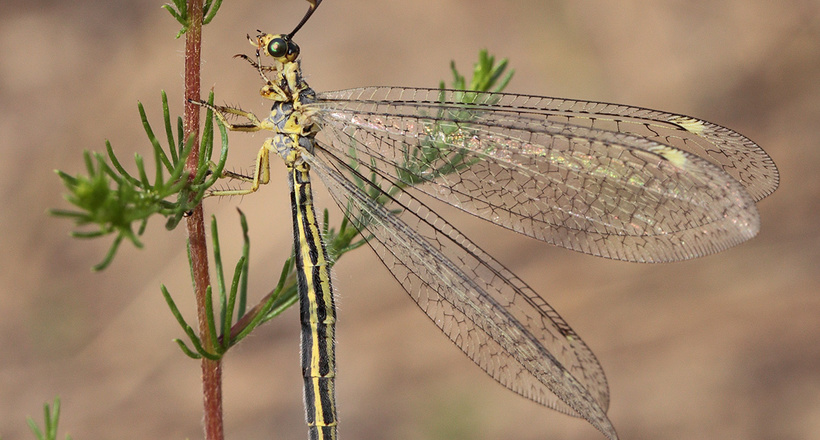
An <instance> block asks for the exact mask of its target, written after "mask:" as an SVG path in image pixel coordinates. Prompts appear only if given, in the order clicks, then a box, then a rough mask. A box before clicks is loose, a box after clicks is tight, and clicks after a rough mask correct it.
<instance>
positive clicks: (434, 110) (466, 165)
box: [314, 88, 776, 262]
mask: <svg viewBox="0 0 820 440" xmlns="http://www.w3.org/2000/svg"><path fill="white" fill-rule="evenodd" d="M469 93H470V92H453V91H444V92H442V91H440V90H436V89H406V88H402V89H398V88H367V89H355V90H347V91H341V92H331V93H326V94H322V95H320V99H319V102H317V103H316V104H314V105H315V106H316V115H317V118H318V119H319V121H320V123H321V124H322V125H323V127H322V130H321V132H320V136H325V138H326V140H327V141H328V142H329V144H330V145H331V146H332V147H333V148H335V150H336V151H335V154H337V155H344V156H347V157H348V160H350V161H354V160H355V161H357V162H359V163H360V164H362V165H365V166H369V167H374V168H376V169H378V170H379V172H380V173H382V174H384V175H385V177H387V178H389V179H391V180H393V181H397V182H401V186H415V187H417V188H419V189H420V190H421V191H424V192H426V193H427V194H429V195H430V196H432V197H435V198H437V199H440V200H442V201H445V202H446V203H449V204H451V205H453V206H456V207H458V208H460V209H463V210H465V211H467V212H470V213H471V214H474V215H476V216H478V217H481V218H483V219H486V220H488V221H491V222H493V223H495V224H498V225H500V226H503V227H506V228H509V229H512V230H515V231H517V232H520V233H522V234H525V235H528V236H530V237H534V238H537V239H539V240H543V241H546V242H549V243H552V244H556V245H559V246H563V247H566V248H569V249H573V250H576V251H581V252H585V253H589V254H593V255H599V256H603V257H608V258H613V259H620V260H626V261H640V262H659V261H675V260H682V259H688V258H693V257H696V256H701V255H705V254H709V253H714V252H718V251H721V250H723V249H725V248H727V247H730V246H733V245H736V244H738V243H740V242H743V241H745V240H747V239H749V238H751V237H753V236H754V235H755V234H756V233H757V231H758V229H759V216H758V213H757V209H756V207H755V205H754V199H753V198H752V196H750V194H749V192H748V191H747V190H746V188H745V187H744V186H743V184H742V183H741V182H740V181H739V180H737V179H735V178H733V177H732V176H731V175H730V174H729V173H728V172H726V171H724V170H723V169H722V168H721V167H720V166H719V165H717V164H715V163H713V162H711V161H709V160H707V159H705V158H702V157H700V156H697V155H696V154H694V153H693V152H690V151H687V150H683V149H681V148H679V147H680V145H672V144H673V142H666V143H660V142H659V141H658V138H660V137H664V138H665V139H671V138H672V136H671V135H670V134H668V133H666V131H671V130H672V128H671V126H672V124H667V125H669V127H666V128H664V129H662V128H661V122H659V121H656V120H654V119H653V120H652V121H653V122H652V123H651V124H650V123H649V122H645V123H643V124H639V123H638V122H635V121H637V120H638V119H637V117H636V116H633V115H634V114H637V109H635V108H632V107H623V106H621V107H618V108H622V109H631V110H630V111H627V110H622V112H623V113H625V114H628V115H630V116H629V117H628V118H627V117H626V116H619V117H620V120H618V121H616V120H615V119H614V118H615V116H613V115H612V114H615V113H616V110H617V109H613V110H611V111H610V113H611V114H607V115H606V116H608V117H610V119H609V120H610V121H616V122H612V123H611V126H608V128H612V127H616V128H617V127H631V128H633V129H634V130H633V131H637V127H644V128H645V130H650V129H651V130H653V133H656V135H655V136H654V138H649V137H640V136H637V134H635V133H632V132H629V131H627V130H625V129H621V131H620V132H619V131H612V130H603V129H599V128H598V126H600V125H601V124H603V122H601V121H605V119H604V116H602V114H601V113H595V114H592V113H579V114H578V115H577V116H575V117H571V116H567V115H565V113H566V114H569V113H570V111H569V110H562V111H558V110H554V108H563V107H561V106H558V105H553V106H552V107H550V106H548V105H547V101H546V100H547V99H548V98H538V97H528V96H521V95H507V94H491V93H481V94H477V93H472V94H469ZM465 101H466V102H469V103H465ZM561 102H564V103H566V102H567V101H561ZM573 102H575V103H578V101H573ZM582 104H586V105H587V106H588V107H591V106H593V104H596V103H580V104H578V106H582ZM597 105H599V106H603V105H604V104H597ZM564 107H567V108H572V106H570V105H564ZM613 107H614V106H613ZM645 112H649V111H648V110H646V111H645ZM655 113H656V114H657V115H668V117H672V116H674V115H669V114H662V113H660V112H655ZM559 114H561V115H562V116H560V118H564V119H566V120H569V121H570V122H573V123H575V122H579V121H581V122H583V121H587V122H588V123H587V126H583V125H576V124H570V123H567V121H566V120H565V121H559V120H557V118H559V116H557V115H559ZM658 117H661V116H658ZM677 117H679V118H681V117H680V116H677ZM584 118H585V119H584ZM627 119H629V121H630V122H626V120H627ZM590 121H591V122H590ZM647 121H649V119H647ZM705 124H707V123H701V126H703V127H713V126H711V125H708V126H707V125H705ZM694 125H695V123H694V122H691V123H690V124H689V126H694ZM714 127H717V126H714ZM664 130H666V131H664ZM705 130H706V128H704V130H703V131H705ZM709 130H710V133H712V132H717V131H715V130H713V129H712V128H709ZM724 130H727V129H724ZM727 131H728V130H727ZM729 132H730V133H734V132H731V131H729ZM662 133H663V134H662ZM676 133H677V134H678V135H680V136H679V137H678V138H679V139H680V142H677V144H683V145H693V144H695V143H694V142H693V141H691V140H689V139H688V138H687V140H686V141H684V140H683V139H684V136H683V134H685V133H692V132H691V131H687V130H684V129H682V128H678V129H677V130H676ZM694 136H695V137H698V136H697V135H694ZM737 136H740V135H737ZM725 138H726V139H729V138H733V136H728V137H725ZM743 139H745V138H743ZM728 142H729V141H728V140H727V141H725V142H724V143H727V145H728ZM736 144H737V143H735V144H732V145H736ZM752 145H753V144H752ZM716 148H718V147H713V150H714V149H716ZM735 149H736V150H740V149H741V147H737V146H736V148H735ZM758 150H759V148H758ZM710 151H711V150H710ZM720 151H724V150H720ZM726 151H730V150H729V149H728V147H727V148H726ZM750 151H754V150H750ZM759 151H760V152H761V153H762V150H759ZM750 154H752V153H750ZM755 154H757V153H755ZM762 154H763V155H765V153H762ZM730 155H734V156H737V157H742V156H743V154H741V153H740V152H737V151H736V152H735V153H726V154H725V156H724V157H729V156H730ZM766 158H768V156H766ZM760 160H762V161H763V159H760ZM763 162H765V161H763ZM769 162H771V160H770V159H769ZM737 167H738V168H740V167H741V166H740V165H738V166H737ZM743 168H749V167H748V166H743ZM769 171H770V172H774V173H775V186H776V169H774V170H773V171H771V170H769ZM752 174H754V175H755V176H760V175H765V174H766V173H763V172H756V173H752ZM762 179H763V178H762V177H755V178H754V179H751V180H752V181H753V182H758V181H760V180H762Z"/></svg>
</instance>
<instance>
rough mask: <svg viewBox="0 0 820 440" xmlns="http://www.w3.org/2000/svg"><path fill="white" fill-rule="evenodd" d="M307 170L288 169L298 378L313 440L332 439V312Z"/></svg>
mask: <svg viewBox="0 0 820 440" xmlns="http://www.w3.org/2000/svg"><path fill="white" fill-rule="evenodd" d="M308 173H309V166H308V165H307V164H306V163H304V162H303V161H301V160H297V161H296V163H294V164H289V165H288V178H289V181H290V186H291V206H292V208H293V231H294V241H295V242H294V245H295V249H296V252H295V255H296V273H297V277H298V286H299V316H300V318H301V324H302V374H303V376H304V381H305V412H306V414H305V417H306V419H307V424H308V426H309V438H310V439H311V440H313V439H316V440H332V439H336V425H337V422H338V421H337V418H336V406H335V376H336V362H335V331H336V307H335V305H334V301H333V289H332V288H331V285H330V269H329V267H328V260H327V251H326V250H325V245H324V242H323V240H322V233H321V228H320V226H319V224H318V221H317V220H316V212H315V209H314V206H313V194H312V191H311V186H310V176H309V174H308Z"/></svg>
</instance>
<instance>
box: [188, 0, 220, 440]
mask: <svg viewBox="0 0 820 440" xmlns="http://www.w3.org/2000/svg"><path fill="white" fill-rule="evenodd" d="M187 4H188V17H189V20H190V22H189V27H188V32H186V33H185V116H184V120H185V124H184V125H185V139H186V141H187V140H189V139H193V142H194V149H193V151H192V152H191V155H190V156H188V161H187V163H186V168H187V169H188V170H190V171H191V173H190V175H191V176H193V175H194V174H195V173H196V169H197V165H198V163H199V154H200V152H199V139H198V137H199V110H200V109H199V106H197V105H194V104H192V103H191V101H192V100H195V101H198V100H199V99H200V61H201V51H202V1H201V0H187ZM186 223H187V224H186V226H187V230H188V243H189V245H190V253H191V265H192V268H193V279H194V294H195V295H196V304H197V318H198V320H199V334H200V339H201V340H202V344H203V346H204V347H205V349H206V350H209V351H215V350H214V349H215V346H216V337H215V336H214V335H212V334H211V332H210V330H209V328H208V318H207V315H206V313H207V312H206V308H205V297H206V295H207V287H208V286H209V285H210V279H209V275H208V248H207V241H206V237H205V221H204V215H203V212H202V205H201V204H200V205H197V207H196V208H194V210H193V212H192V213H191V215H190V216H189V217H188V219H187V222H186ZM202 395H203V404H204V429H205V439H206V440H222V439H223V437H224V434H223V425H222V363H221V362H220V361H212V360H209V359H206V358H202Z"/></svg>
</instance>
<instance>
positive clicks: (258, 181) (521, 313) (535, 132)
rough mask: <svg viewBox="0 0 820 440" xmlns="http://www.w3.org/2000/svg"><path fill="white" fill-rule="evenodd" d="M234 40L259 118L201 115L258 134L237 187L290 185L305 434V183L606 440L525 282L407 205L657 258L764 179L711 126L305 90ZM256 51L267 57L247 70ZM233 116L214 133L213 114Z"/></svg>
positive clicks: (411, 284) (594, 378) (319, 326)
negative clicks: (264, 102) (256, 85)
mask: <svg viewBox="0 0 820 440" xmlns="http://www.w3.org/2000/svg"><path fill="white" fill-rule="evenodd" d="M310 3H311V6H310V9H309V10H308V12H307V13H306V14H305V16H304V18H303V19H302V20H301V22H300V23H299V24H298V25H297V26H296V28H295V29H294V30H293V31H292V32H291V33H290V34H278V35H272V34H266V33H260V34H259V35H258V36H257V37H256V38H255V39H252V38H250V37H248V39H249V40H250V41H251V44H253V45H254V46H255V47H256V57H255V58H251V57H248V56H245V55H240V57H242V58H244V59H245V60H247V61H248V62H249V63H250V64H251V65H252V66H253V67H254V68H256V69H257V71H258V73H259V75H260V76H261V78H262V79H263V81H264V82H265V84H264V86H263V87H262V89H261V94H262V96H264V97H266V98H268V99H271V100H272V101H274V104H273V107H272V109H271V113H270V116H268V117H267V118H266V119H259V118H257V117H256V116H255V115H254V114H253V113H250V112H246V111H243V110H240V109H238V108H232V107H224V106H211V105H208V104H207V103H205V102H204V101H200V102H198V104H200V105H202V106H205V107H208V108H210V109H212V110H214V114H215V115H216V116H217V117H218V118H219V119H220V120H221V121H222V123H223V124H225V126H226V127H227V128H228V129H230V130H234V131H247V132H255V131H267V132H271V133H272V136H271V137H270V138H268V139H267V140H266V141H265V142H264V144H263V146H262V148H261V149H260V150H259V154H258V155H257V158H256V166H255V169H254V172H253V174H252V175H251V176H242V175H239V174H235V173H231V172H227V173H225V174H224V175H223V176H225V177H233V178H239V179H243V180H246V181H249V182H250V183H251V185H250V187H249V188H244V189H235V190H226V191H216V192H214V194H215V195H242V194H249V193H252V192H255V191H256V190H257V189H258V188H259V187H260V185H263V184H266V183H268V181H269V180H270V174H271V173H270V157H271V155H277V156H279V157H281V158H282V159H283V161H284V163H285V166H286V168H287V174H288V179H289V182H290V188H291V203H292V210H293V230H294V245H295V256H296V268H297V275H298V286H299V297H300V299H299V303H300V318H301V325H302V334H301V339H302V370H303V372H304V385H305V387H304V393H305V406H306V419H307V424H308V427H309V438H311V439H335V438H336V437H337V424H338V419H337V414H336V408H335V401H334V400H335V397H334V388H335V387H334V384H335V374H336V366H335V356H334V354H335V345H334V331H335V321H336V312H335V307H334V298H333V292H332V288H331V281H330V275H329V269H328V258H327V253H326V250H325V245H324V243H323V241H322V234H321V228H320V226H319V224H318V221H317V219H316V214H315V208H314V206H313V201H312V192H311V180H310V176H311V174H314V175H318V176H319V177H320V179H321V180H322V181H323V183H324V184H325V185H326V187H327V188H328V190H329V191H330V193H331V195H332V196H333V198H334V200H335V201H336V202H337V203H338V205H339V206H340V207H341V209H342V210H343V211H344V212H345V213H346V216H347V217H348V219H349V220H350V221H351V222H352V223H354V224H355V225H356V226H357V228H359V229H360V230H361V231H362V232H363V234H367V236H368V243H369V244H370V246H371V247H372V248H373V249H374V251H375V252H376V253H377V254H378V256H379V258H380V259H381V260H382V262H383V263H384V264H385V266H386V267H387V268H388V270H389V271H390V272H391V273H392V274H393V276H394V277H395V278H396V280H397V281H399V283H400V284H401V285H402V287H403V288H404V289H405V290H406V291H407V292H408V293H409V294H410V296H411V297H412V298H413V300H414V301H415V302H416V303H417V304H418V305H419V307H420V308H421V309H422V310H423V311H424V312H425V313H426V314H427V315H428V316H429V317H430V318H431V319H432V320H433V322H434V323H435V324H436V325H437V326H438V327H439V328H440V329H441V331H442V332H443V333H444V334H445V335H447V337H449V338H450V339H451V340H452V341H453V342H454V343H455V344H456V345H457V346H458V347H459V348H460V349H461V350H463V351H464V353H465V354H466V355H467V356H468V357H470V358H471V359H472V360H473V361H474V362H475V363H476V364H478V365H479V366H480V367H481V368H482V369H484V371H486V372H487V374H489V375H490V376H491V377H493V378H494V379H496V380H497V381H498V382H499V383H501V384H502V385H504V386H505V387H507V388H509V389H510V390H512V391H514V392H516V393H518V394H520V395H522V396H525V397H527V398H529V399H532V400H533V401H535V402H538V403H540V404H543V405H546V406H548V407H550V408H553V409H556V410H558V411H561V412H564V413H567V414H570V415H573V416H577V417H582V418H584V419H586V420H587V421H588V422H589V423H591V424H592V425H593V426H594V427H595V428H597V429H598V430H600V431H601V432H602V433H603V434H604V435H605V436H607V437H608V438H610V439H616V438H617V434H616V432H615V429H614V427H613V425H612V423H611V422H610V420H609V418H608V417H607V414H606V412H607V409H608V407H609V389H608V386H607V382H606V378H605V376H604V372H603V369H602V367H601V365H600V364H599V362H598V361H597V359H596V358H595V355H594V354H593V353H592V351H591V350H590V349H589V348H588V347H587V345H586V344H585V343H584V342H583V341H582V340H581V338H580V337H579V336H578V335H577V334H576V333H575V332H574V331H573V330H572V329H571V328H570V326H569V325H568V324H567V323H566V321H564V319H562V318H561V317H560V316H559V315H558V313H557V312H556V311H555V310H554V309H553V308H552V307H551V306H550V305H549V304H547V303H546V302H545V301H544V300H543V299H542V298H541V297H540V296H539V295H537V294H536V293H535V292H534V291H533V290H532V289H531V288H530V287H529V286H527V284H526V283H524V282H523V281H522V280H521V279H519V278H518V277H516V276H515V275H514V274H513V273H511V272H510V271H509V270H507V269H506V268H505V267H504V266H503V265H502V264H501V263H499V262H498V261H496V260H495V259H494V258H493V257H491V256H490V255H488V254H487V253H485V252H484V251H482V250H481V249H480V248H479V247H478V246H477V245H476V244H474V243H473V242H472V241H470V240H469V239H468V238H467V237H465V236H464V235H463V234H461V233H460V232H459V231H458V229H456V228H455V227H454V226H453V225H451V224H450V223H448V222H447V221H446V220H444V219H443V218H441V217H440V216H439V215H438V214H437V213H436V212H435V211H434V210H433V209H431V208H429V207H428V206H427V205H426V204H425V203H424V202H423V200H422V198H424V197H428V198H433V199H437V200H440V201H443V202H445V203H449V204H450V205H453V206H455V207H457V208H459V209H462V210H464V211H466V212H469V213H471V214H473V215H475V216H477V217H480V218H482V219H485V220H487V221H490V222H492V223H494V224H496V225H499V226H502V227H505V228H508V229H511V230H514V231H517V232H519V233H522V234H524V235H527V236H530V237H533V238H536V239H538V240H542V241H545V242H548V243H551V244H555V245H558V246H562V247H565V248H568V249H573V250H576V251H580V252H584V253H588V254H592V255H597V256H602V257H606V258H612V259H617V260H624V261H635V262H666V261H677V260H684V259H688V258H694V257H698V256H702V255H706V254H710V253H714V252H718V251H721V250H724V249H726V248H728V247H730V246H733V245H736V244H738V243H741V242H743V241H745V240H748V239H749V238H751V237H753V236H754V235H755V234H756V233H757V231H758V229H759V227H760V217H759V214H758V212H757V209H756V206H755V203H756V202H757V201H759V200H760V199H762V198H763V197H765V196H767V195H768V194H770V193H772V192H773V191H774V190H775V189H776V188H777V185H778V180H779V177H778V171H777V168H776V166H775V164H774V162H773V161H772V159H771V158H770V157H769V156H768V155H767V154H766V153H765V152H764V151H763V150H762V149H761V148H760V147H759V146H757V145H756V144H755V143H754V142H752V141H751V140H749V139H748V138H746V137H745V136H743V135H741V134H739V133H736V132H734V131H732V130H730V129H728V128H725V127H721V126H719V125H716V124H712V123H710V122H706V121H703V120H700V119H696V118H691V117H688V116H683V115H677V114H672V113H666V112H661V111H656V110H649V109H644V108H638V107H631V106H626V105H617V104H608V103H601V102H590V101H579V100H566V99H556V98H547V97H539V96H527V95H515V94H502V93H479V92H465V91H456V90H440V89H421V88H400V87H365V88H357V89H350V90H342V91H336V92H326V93H316V92H314V91H313V90H312V89H311V88H310V87H309V86H308V84H307V83H306V82H305V80H304V78H303V76H302V72H301V69H300V64H299V54H300V53H299V47H298V46H297V45H296V43H295V42H294V41H293V35H294V34H295V33H296V32H297V31H298V30H299V29H300V28H301V27H302V25H303V24H304V23H305V22H306V21H307V20H308V18H309V17H310V16H311V15H312V13H313V12H314V11H315V9H316V8H317V7H318V5H319V4H320V3H321V0H312V1H310ZM262 55H265V56H269V57H271V58H272V59H273V63H272V64H271V65H264V64H263V62H262ZM236 117H239V118H243V119H244V120H246V122H243V123H231V122H229V118H236Z"/></svg>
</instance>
